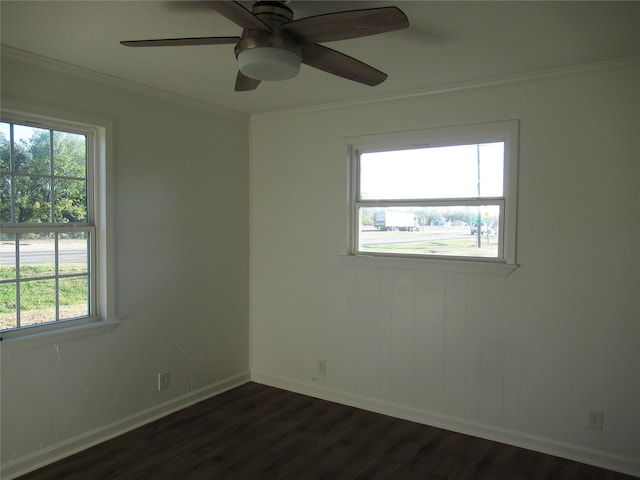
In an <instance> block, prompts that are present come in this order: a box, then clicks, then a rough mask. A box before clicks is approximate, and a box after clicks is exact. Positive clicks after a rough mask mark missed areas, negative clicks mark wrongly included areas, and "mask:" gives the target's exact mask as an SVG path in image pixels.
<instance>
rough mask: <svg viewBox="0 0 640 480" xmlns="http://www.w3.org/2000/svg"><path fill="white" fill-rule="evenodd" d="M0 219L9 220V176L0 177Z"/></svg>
mask: <svg viewBox="0 0 640 480" xmlns="http://www.w3.org/2000/svg"><path fill="white" fill-rule="evenodd" d="M0 182H2V183H1V184H0V221H2V222H7V223H8V222H10V221H11V177H4V176H3V177H2V178H1V179H0Z"/></svg>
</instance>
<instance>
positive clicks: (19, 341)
mask: <svg viewBox="0 0 640 480" xmlns="http://www.w3.org/2000/svg"><path fill="white" fill-rule="evenodd" d="M119 323H120V322H119V321H117V320H115V321H108V322H107V321H102V322H99V321H96V322H90V323H85V324H82V325H71V326H69V327H61V328H56V329H54V330H47V331H41V332H36V333H28V332H22V331H21V332H17V331H13V332H12V331H9V332H5V333H4V334H2V342H0V345H1V346H2V349H3V350H6V349H9V350H14V349H15V350H29V349H32V348H38V347H43V346H48V345H55V344H58V343H67V342H71V341H75V340H81V339H83V338H87V337H92V336H95V335H103V334H105V333H109V332H111V330H113V329H114V328H116V327H117V326H118V325H119ZM16 333H18V335H15V334H16ZM12 334H13V335H15V336H13V335H12Z"/></svg>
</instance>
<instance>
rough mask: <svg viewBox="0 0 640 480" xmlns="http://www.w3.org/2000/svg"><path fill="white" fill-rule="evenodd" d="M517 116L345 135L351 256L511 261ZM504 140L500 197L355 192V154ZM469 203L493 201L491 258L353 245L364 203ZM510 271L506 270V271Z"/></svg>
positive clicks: (356, 242)
mask: <svg viewBox="0 0 640 480" xmlns="http://www.w3.org/2000/svg"><path fill="white" fill-rule="evenodd" d="M518 139H519V122H518V120H504V121H497V122H487V123H480V124H470V125H459V126H449V127H439V128H430V129H424V130H412V131H405V132H391V133H382V134H374V135H362V136H357V137H350V138H348V139H346V140H347V144H348V147H349V152H350V154H349V157H350V178H351V182H350V204H351V209H350V217H351V218H350V222H349V224H350V249H349V255H350V256H352V257H368V258H384V257H392V258H403V259H413V260H416V261H421V262H428V261H434V262H438V263H442V262H455V263H458V262H464V263H468V264H470V263H480V264H486V263H491V264H504V265H509V266H515V265H517V264H516V212H517V182H518ZM492 142H504V145H505V148H504V164H503V195H502V196H501V197H479V198H478V197H476V198H464V199H457V198H444V199H419V200H416V199H382V200H380V199H373V200H367V199H363V198H361V196H360V191H359V189H360V156H361V155H362V154H364V153H374V152H383V151H394V150H409V149H416V148H425V147H429V148H431V147H433V148H435V147H447V146H456V145H470V144H483V143H492ZM456 205H464V206H467V205H469V206H473V205H499V206H500V226H501V227H502V228H500V229H499V236H500V240H499V248H498V256H497V257H480V256H454V255H428V254H407V253H402V254H401V253H388V252H384V253H382V252H372V251H363V250H360V249H359V245H360V243H359V235H360V218H359V211H360V209H361V208H367V207H402V206H407V207H408V206H411V207H414V206H418V207H420V206H427V207H428V206H443V207H446V206H456ZM509 271H510V270H509Z"/></svg>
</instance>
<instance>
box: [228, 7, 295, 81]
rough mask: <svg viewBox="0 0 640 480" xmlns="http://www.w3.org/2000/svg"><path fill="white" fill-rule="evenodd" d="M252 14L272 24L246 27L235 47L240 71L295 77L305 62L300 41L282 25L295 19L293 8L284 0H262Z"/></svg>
mask: <svg viewBox="0 0 640 480" xmlns="http://www.w3.org/2000/svg"><path fill="white" fill-rule="evenodd" d="M252 12H253V14H254V15H255V16H256V17H258V18H259V19H260V20H262V21H263V22H264V23H265V24H267V25H268V26H269V27H270V28H271V30H272V31H271V32H267V31H264V30H254V29H246V28H245V29H244V30H243V32H242V38H241V40H240V41H239V42H238V44H237V45H236V47H235V54H236V58H237V60H238V65H239V67H240V71H241V72H242V73H243V74H244V75H246V76H247V77H249V78H253V79H256V80H286V79H289V78H293V77H295V76H296V75H297V74H298V72H299V70H300V64H301V63H302V50H301V47H300V44H299V43H298V42H297V41H296V39H295V38H293V37H292V36H291V34H289V33H288V32H286V31H285V30H284V28H283V27H282V25H283V24H285V23H287V22H290V21H291V20H293V11H292V10H291V9H290V8H289V7H287V6H285V5H284V4H283V3H281V2H274V1H260V2H256V3H255V4H254V5H253V9H252Z"/></svg>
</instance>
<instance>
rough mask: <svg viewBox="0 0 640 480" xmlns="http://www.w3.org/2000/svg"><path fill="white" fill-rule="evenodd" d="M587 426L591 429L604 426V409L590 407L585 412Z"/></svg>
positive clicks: (598, 428)
mask: <svg viewBox="0 0 640 480" xmlns="http://www.w3.org/2000/svg"><path fill="white" fill-rule="evenodd" d="M587 427H589V428H590V429H592V430H602V429H603V428H604V411H603V410H597V409H591V410H589V411H588V412H587Z"/></svg>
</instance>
